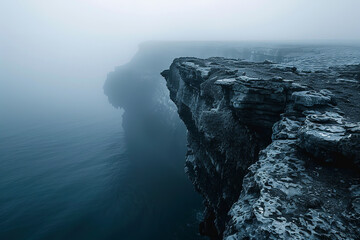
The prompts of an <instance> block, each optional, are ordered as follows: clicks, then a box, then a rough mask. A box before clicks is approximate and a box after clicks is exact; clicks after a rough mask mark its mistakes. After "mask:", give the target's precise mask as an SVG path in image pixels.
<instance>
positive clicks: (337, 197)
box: [162, 58, 360, 240]
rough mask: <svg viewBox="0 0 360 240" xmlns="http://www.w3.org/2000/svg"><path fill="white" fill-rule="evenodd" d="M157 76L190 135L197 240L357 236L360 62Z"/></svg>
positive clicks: (196, 63) (189, 63) (178, 66)
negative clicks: (199, 212)
mask: <svg viewBox="0 0 360 240" xmlns="http://www.w3.org/2000/svg"><path fill="white" fill-rule="evenodd" d="M162 75H163V76H164V77H165V78H166V82H167V87H168V89H169V91H170V98H171V99H172V101H173V102H174V103H175V104H176V106H177V109H178V113H179V116H180V118H181V119H182V120H183V122H184V123H185V125H186V128H187V130H188V137H187V138H188V151H187V155H186V167H185V170H186V172H187V174H188V176H189V178H190V180H191V181H192V183H193V184H194V186H195V188H196V190H197V191H198V192H199V193H201V195H202V196H203V198H204V202H205V207H206V211H205V212H206V214H205V219H204V222H203V223H202V224H201V226H200V232H201V233H202V234H204V235H208V236H210V237H211V239H221V238H223V239H229V240H230V239H358V236H360V230H359V227H360V174H359V169H360V123H359V122H357V121H359V120H360V111H359V107H357V104H358V102H359V100H360V95H359V94H358V93H359V87H360V86H359V80H360V66H359V65H351V66H337V67H330V68H323V69H322V70H317V71H300V70H298V69H297V68H295V67H285V66H279V65H275V64H273V63H271V62H269V61H265V62H260V63H259V62H258V63H255V62H247V61H241V60H235V59H224V58H209V59H197V58H178V59H175V60H174V62H173V63H172V65H171V66H170V69H169V70H165V71H164V72H162ZM330 90H332V91H330Z"/></svg>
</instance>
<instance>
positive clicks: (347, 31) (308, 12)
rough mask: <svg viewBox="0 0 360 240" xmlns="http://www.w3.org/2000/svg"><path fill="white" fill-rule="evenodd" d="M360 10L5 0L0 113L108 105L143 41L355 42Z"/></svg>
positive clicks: (276, 1)
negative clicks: (107, 93) (122, 69)
mask: <svg viewBox="0 0 360 240" xmlns="http://www.w3.org/2000/svg"><path fill="white" fill-rule="evenodd" d="M358 9H360V2H359V1H357V0H317V1H312V0H294V1H288V0H273V1H268V0H254V1H243V0H222V1H220V0H208V1H205V0H197V1H194V0H181V1H179V0H175V1H164V0H152V1H149V0H132V1H115V0H102V1H100V0H53V1H45V0H27V1H21V0H12V1H6V0H2V1H1V3H0V36H1V37H0V81H1V86H0V98H1V99H0V102H1V111H3V110H5V111H7V114H6V115H9V113H11V111H14V109H18V110H20V109H21V111H25V109H29V108H31V107H32V106H34V105H36V106H37V108H38V109H41V108H46V107H47V106H51V109H54V108H55V107H59V108H65V109H70V108H71V107H74V104H75V105H76V104H81V106H82V107H83V106H88V107H90V106H92V107H95V106H99V108H100V109H103V108H105V106H107V105H105V102H106V99H105V98H104V99H103V100H104V101H103V103H104V104H103V105H101V103H100V102H101V101H99V99H101V97H100V95H101V94H102V93H101V88H102V84H103V82H104V79H105V78H106V74H107V73H108V72H109V71H111V70H112V69H113V68H114V67H115V66H118V65H121V64H123V63H125V62H127V61H129V60H130V59H131V57H132V56H133V55H134V54H135V52H136V51H137V47H138V44H139V43H141V42H143V41H149V40H170V41H174V40H176V41H183V40H198V41H223V40H226V41H238V40H240V41H241V40H248V41H249V40H251V41H287V42H294V41H296V42H299V41H308V42H310V41H333V42H334V41H358V40H359V39H360V30H359V23H360V15H359V14H358ZM95 89H96V90H95ZM97 90H98V92H97ZM90 93H91V94H90ZM97 94H98V95H97ZM64 96H66V97H64ZM94 96H97V97H99V98H97V97H94ZM9 103H11V104H9ZM107 107H110V106H107ZM21 111H20V112H21Z"/></svg>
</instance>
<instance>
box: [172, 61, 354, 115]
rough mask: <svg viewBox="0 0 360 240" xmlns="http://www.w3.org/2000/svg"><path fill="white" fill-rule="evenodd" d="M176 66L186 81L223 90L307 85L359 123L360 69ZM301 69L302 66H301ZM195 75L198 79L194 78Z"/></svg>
mask: <svg viewBox="0 0 360 240" xmlns="http://www.w3.org/2000/svg"><path fill="white" fill-rule="evenodd" d="M175 63H176V64H177V65H178V67H179V68H181V69H183V70H184V71H182V72H186V73H188V74H189V76H185V78H187V79H189V81H192V82H196V81H198V84H201V83H202V82H203V81H205V80H208V79H211V80H214V81H216V84H220V85H223V86H226V85H232V84H233V83H235V82H236V81H243V82H253V81H259V80H272V81H276V80H277V79H278V80H279V81H289V82H293V83H294V84H299V86H301V85H307V86H308V87H309V88H310V89H314V90H318V91H320V90H322V89H327V90H330V91H331V92H332V93H333V94H334V96H335V100H336V102H337V104H338V107H339V108H340V109H341V110H342V111H343V112H344V113H345V115H346V117H348V118H349V119H351V120H353V121H360V105H359V104H358V103H359V102H360V91H359V90H360V65H343V66H336V67H328V68H324V69H323V70H317V71H300V70H298V69H297V67H298V66H294V67H288V66H281V65H278V64H275V63H271V62H269V61H265V62H261V63H255V62H247V61H243V60H239V59H225V58H220V57H215V58H208V59H198V58H189V57H185V58H178V59H176V60H175ZM299 68H301V66H299ZM194 75H196V77H194Z"/></svg>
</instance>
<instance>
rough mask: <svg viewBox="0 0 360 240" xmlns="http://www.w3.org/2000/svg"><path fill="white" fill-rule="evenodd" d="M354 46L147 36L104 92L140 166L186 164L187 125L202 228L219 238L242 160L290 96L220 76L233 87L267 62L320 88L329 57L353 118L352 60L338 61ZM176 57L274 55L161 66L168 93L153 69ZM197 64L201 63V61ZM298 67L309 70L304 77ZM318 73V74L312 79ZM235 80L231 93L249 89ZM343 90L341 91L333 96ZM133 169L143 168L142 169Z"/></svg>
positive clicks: (268, 138)
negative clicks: (234, 65)
mask: <svg viewBox="0 0 360 240" xmlns="http://www.w3.org/2000/svg"><path fill="white" fill-rule="evenodd" d="M349 52H351V54H350V55H349ZM336 53H337V54H336ZM358 53H360V50H359V48H356V47H355V48H354V47H338V48H337V50H336V51H335V50H334V48H332V47H326V46H323V47H319V46H309V45H308V46H294V45H289V46H286V45H274V44H272V45H271V44H263V45H261V44H245V43H148V44H144V45H142V46H141V47H140V50H139V52H138V54H137V55H135V57H134V58H133V59H132V61H131V62H129V63H128V64H126V65H124V66H121V67H118V68H116V69H115V71H113V72H111V73H109V75H108V78H107V80H106V83H105V85H104V91H105V94H106V95H107V96H108V98H109V101H110V103H111V104H112V105H113V106H115V107H117V108H121V109H123V110H124V114H123V127H124V131H125V138H126V142H127V148H128V149H129V152H130V154H131V155H132V156H133V157H131V161H133V162H137V164H138V166H143V163H145V162H146V165H144V166H146V167H144V166H143V167H144V168H146V169H147V171H145V172H148V173H149V172H151V166H152V167H155V166H156V168H161V167H164V166H166V167H165V168H164V169H167V170H166V171H168V170H169V169H171V171H170V172H174V173H175V172H176V173H178V172H180V173H181V172H183V165H184V161H183V159H184V156H185V153H186V142H187V141H186V128H187V129H188V131H189V134H188V142H189V143H191V144H190V147H189V148H188V153H187V161H186V167H185V169H186V171H187V173H188V175H189V177H190V179H191V181H192V182H193V183H194V186H195V188H196V190H197V191H198V192H200V193H201V194H202V195H203V196H204V198H205V200H206V201H205V204H206V211H205V216H204V217H205V219H204V221H203V222H202V223H201V224H200V232H201V233H203V234H206V235H211V236H213V237H214V238H218V237H219V234H220V235H221V233H222V232H223V231H224V230H225V229H227V227H226V223H228V222H229V219H230V217H229V216H228V213H229V209H230V208H231V206H232V204H233V203H234V202H236V201H238V199H239V195H240V192H241V188H242V186H243V180H242V179H243V177H244V176H245V175H246V174H247V173H248V170H247V168H248V167H249V166H250V165H251V164H252V163H254V162H256V161H258V159H259V152H260V150H261V149H264V148H266V147H267V146H268V145H269V144H270V143H271V142H272V134H273V132H272V126H273V125H274V124H275V123H276V122H277V121H279V120H281V116H280V115H281V114H282V113H283V112H285V110H286V106H287V100H288V99H289V96H288V95H287V94H285V93H284V94H282V95H277V94H275V95H274V96H273V97H271V96H268V97H265V98H264V96H266V94H265V95H264V94H257V93H256V91H255V92H254V93H253V94H247V95H246V96H245V97H244V96H243V95H241V94H240V95H239V94H234V92H233V91H230V90H229V89H228V88H227V87H226V86H225V85H227V84H228V85H229V87H230V86H231V82H232V80H231V79H232V78H233V77H234V76H238V75H241V76H242V75H243V72H246V73H245V76H244V79H246V77H249V78H252V77H254V76H255V75H256V74H260V73H261V71H260V73H259V72H258V70H257V69H258V68H260V69H261V68H265V69H267V71H269V72H268V73H267V76H268V77H269V78H270V77H275V76H278V75H279V73H281V75H282V76H283V77H284V78H289V79H295V80H299V81H300V79H302V80H301V81H304V83H306V84H308V85H310V86H314V88H317V89H321V88H322V86H324V85H326V81H327V80H328V79H327V78H323V76H326V75H327V73H326V72H323V69H324V66H327V64H329V65H331V66H332V65H335V66H334V67H332V70H331V71H333V72H337V74H338V75H336V76H337V78H336V81H335V82H334V84H331V85H329V86H327V87H328V89H331V88H332V89H331V90H333V92H334V93H335V94H337V95H338V98H337V102H338V106H339V107H341V109H342V110H343V111H345V112H346V113H347V115H348V116H349V117H350V118H352V119H353V120H357V121H359V120H360V119H359V116H360V111H359V109H358V108H354V106H355V105H356V101H357V99H358V94H356V93H355V92H354V91H353V90H354V89H355V90H356V89H358V84H357V81H358V77H359V75H358V72H359V71H358V65H354V66H352V67H351V68H349V67H346V68H344V67H342V66H336V65H337V64H338V65H342V64H343V63H344V62H348V63H356V59H357V58H356V56H357V55H356V54H358ZM358 55H359V56H360V54H358ZM178 56H198V57H211V56H225V57H232V58H245V59H248V60H252V61H258V62H263V61H265V60H270V61H267V62H266V63H265V64H262V63H248V66H247V69H246V70H238V71H237V72H236V71H233V70H232V69H230V70H227V71H225V72H224V71H221V70H219V71H217V70H216V69H217V64H219V66H218V68H219V69H221V68H222V66H221V64H225V63H221V62H220V63H218V62H217V61H213V62H214V64H213V65H212V66H206V64H204V63H202V62H201V61H200V62H197V63H196V61H195V62H192V63H191V61H190V62H189V63H188V64H187V65H186V64H185V65H184V66H180V67H179V69H180V68H181V71H177V72H176V71H174V72H176V73H174V72H173V71H170V72H168V73H165V74H164V75H166V77H171V81H168V82H167V84H168V87H169V90H170V92H169V90H168V89H167V87H166V83H165V81H164V80H163V78H162V77H161V76H160V74H159V72H161V71H162V70H163V69H165V68H166V67H168V66H169V64H170V62H171V61H172V59H173V58H175V57H178ZM314 56H315V57H314ZM354 56H355V57H354ZM234 62H235V60H234ZM271 62H277V63H278V64H271ZM194 64H195V65H194ZM226 64H227V63H226ZM294 65H295V66H296V67H297V68H294ZM198 66H200V67H201V70H200V69H197V67H198ZM209 69H210V70H211V69H215V70H211V71H210V73H209V74H210V75H211V76H212V77H214V78H213V79H210V78H209V79H206V80H204V76H205V75H206V74H207V71H208V70H209ZM315 71H316V73H315ZM302 75H307V76H311V77H309V78H305V79H304V77H303V76H302ZM224 78H225V79H229V80H226V81H224V84H223V87H220V86H219V85H216V87H214V86H215V80H218V79H224ZM319 78H320V79H322V81H318V79H319ZM351 79H353V80H351ZM349 81H350V82H349ZM351 81H352V82H351ZM268 87H269V90H267V91H270V90H271V91H274V90H276V89H278V88H282V83H271V84H269V85H268ZM237 88H238V89H237V92H241V91H249V92H250V93H251V92H252V88H248V90H246V88H244V87H241V86H237ZM243 88H244V89H243ZM179 89H183V90H184V89H186V91H182V90H180V91H179ZM199 89H200V91H199ZM227 89H228V90H227ZM254 89H255V88H254ZM339 89H346V91H343V90H339ZM348 90H352V91H348ZM180 92H181V96H182V98H181V100H179V99H178V101H175V103H176V105H175V104H174V103H173V102H172V101H171V100H170V98H169V93H170V96H171V98H172V99H173V100H174V99H175V98H176V99H177V97H178V96H177V95H178V94H179V93H180ZM341 92H343V94H340V95H339V94H338V93H341ZM243 97H244V99H243ZM231 99H237V101H241V102H242V103H241V104H239V105H238V106H237V107H236V108H237V109H238V110H237V111H233V108H235V106H231ZM254 99H255V100H256V101H255V102H254V101H253V100H254ZM194 108H195V109H194ZM254 108H256V111H254ZM219 109H220V110H221V109H223V111H218V110H219ZM269 109H271V110H270V111H269ZM203 110H204V111H203ZM225 110H226V111H225ZM177 111H179V113H180V117H181V118H182V119H183V120H184V122H185V124H186V127H185V125H184V123H183V122H182V121H181V119H180V118H179V115H178V113H177ZM194 111H195V112H194ZM194 114H195V116H196V117H194ZM199 116H201V117H199ZM198 117H199V118H198ZM204 123H206V124H204ZM219 129H220V130H219ZM209 139H211V140H209ZM250 143H251V144H250ZM204 159H208V160H206V161H205V160H204ZM239 159H241V161H239ZM217 161H219V164H217ZM223 162H225V163H226V164H225V165H224V164H223ZM225 166H226V167H225ZM139 172H142V174H143V171H139ZM147 175H148V177H149V179H151V178H153V177H154V176H153V175H152V174H150V173H149V174H147ZM158 175H159V174H157V176H158ZM171 175H173V174H170V176H171ZM158 177H159V183H162V184H164V182H166V181H167V179H166V178H161V174H160V176H158ZM174 182H176V181H174ZM200 186H201V187H200ZM163 189H166V188H163ZM151 191H152V189H149V192H151ZM194 201H198V199H195V200H194ZM195 205H196V204H195ZM174 217H176V216H174ZM229 233H230V230H229ZM194 234H195V233H194Z"/></svg>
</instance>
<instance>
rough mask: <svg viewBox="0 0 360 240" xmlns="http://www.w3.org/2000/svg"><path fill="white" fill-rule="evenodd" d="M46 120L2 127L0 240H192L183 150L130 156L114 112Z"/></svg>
mask: <svg viewBox="0 0 360 240" xmlns="http://www.w3.org/2000/svg"><path fill="white" fill-rule="evenodd" d="M104 99H105V98H104ZM104 99H103V100H104ZM106 104H107V103H106ZM109 108H110V107H109ZM55 112H56V111H55ZM3 116H4V115H3ZM45 116H46V113H44V115H41V116H31V119H26V118H27V117H26V116H22V117H17V119H16V120H6V121H2V122H1V125H0V239H19V240H20V239H122V240H127V239H129V240H130V239H199V236H198V235H197V226H198V225H197V224H198V221H199V212H200V210H201V209H202V207H201V200H200V197H199V196H198V195H197V194H196V193H195V192H194V190H193V187H192V185H191V184H190V181H189V180H188V179H187V177H186V176H185V173H184V171H183V167H182V166H183V161H184V155H183V154H184V152H183V151H180V152H177V153H173V156H172V157H171V155H170V157H169V158H168V162H167V163H166V162H164V161H159V160H158V159H157V151H158V150H156V151H155V153H154V154H153V155H151V156H148V157H146V156H144V155H143V154H141V152H142V147H143V146H138V147H137V146H135V147H134V146H133V149H132V150H131V151H130V150H129V149H127V143H126V141H125V137H124V130H123V129H122V127H121V113H120V111H119V110H115V109H111V110H108V111H103V112H101V114H99V113H98V112H96V110H94V112H91V111H90V113H87V114H67V115H66V116H64V114H62V113H61V112H58V113H56V114H53V115H52V116H51V117H49V116H46V117H45ZM28 117H29V118H30V116H28ZM184 144H185V143H184ZM145 145H146V143H145ZM179 159H180V160H181V161H182V162H181V163H179V162H178V163H172V161H175V160H176V161H179Z"/></svg>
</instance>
